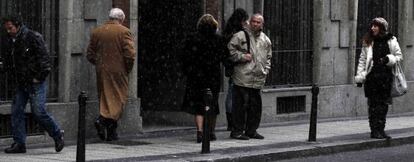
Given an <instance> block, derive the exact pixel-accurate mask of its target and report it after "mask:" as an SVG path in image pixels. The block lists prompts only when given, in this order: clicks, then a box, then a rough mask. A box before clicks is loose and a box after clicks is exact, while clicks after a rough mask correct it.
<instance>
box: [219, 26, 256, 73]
mask: <svg viewBox="0 0 414 162" xmlns="http://www.w3.org/2000/svg"><path fill="white" fill-rule="evenodd" d="M243 32H244V36H245V37H246V43H247V52H250V37H249V33H247V31H246V30H243ZM236 64H237V63H235V62H232V61H231V60H229V59H227V60H226V61H225V62H224V67H225V75H226V77H231V75H233V72H234V66H235V65H236Z"/></svg>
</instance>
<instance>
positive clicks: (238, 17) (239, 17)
mask: <svg viewBox="0 0 414 162" xmlns="http://www.w3.org/2000/svg"><path fill="white" fill-rule="evenodd" d="M248 18H249V15H248V14H247V12H246V11H245V10H244V9H242V8H237V9H236V10H234V12H233V14H231V16H230V18H229V20H228V21H227V23H226V27H224V30H223V36H224V39H225V44H226V46H227V44H228V43H229V42H230V40H231V38H232V37H233V34H235V33H237V32H239V31H242V30H244V27H245V26H246V25H247V19H248ZM232 64H234V63H233V62H232V61H230V60H226V61H225V62H224V66H225V67H226V77H229V85H228V87H229V88H228V90H227V96H226V118H227V130H228V131H231V130H232V128H233V126H232V125H233V124H232V122H233V120H232V118H231V111H232V100H231V99H232V91H233V90H232V89H233V79H231V74H232V71H233V69H232V68H233V67H232V66H233V65H232Z"/></svg>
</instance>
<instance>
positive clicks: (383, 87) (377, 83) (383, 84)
mask: <svg viewBox="0 0 414 162" xmlns="http://www.w3.org/2000/svg"><path fill="white" fill-rule="evenodd" d="M391 38H392V35H391V34H387V35H384V36H382V37H379V38H376V39H374V45H373V59H372V60H373V63H374V66H373V67H372V70H371V72H370V73H369V74H368V75H367V76H366V81H365V87H364V91H365V96H366V97H368V98H369V99H371V100H378V101H385V102H390V101H391V83H392V79H393V74H392V68H391V67H388V66H387V65H386V64H387V63H388V58H387V54H389V53H391V52H390V49H389V46H388V43H387V41H388V40H389V39H391ZM382 60H386V61H382Z"/></svg>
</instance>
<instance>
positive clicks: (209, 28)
mask: <svg viewBox="0 0 414 162" xmlns="http://www.w3.org/2000/svg"><path fill="white" fill-rule="evenodd" d="M217 28H218V23H217V21H216V20H215V19H214V17H213V16H211V15H210V14H206V15H203V16H202V17H201V18H200V19H199V21H198V23H197V31H198V32H197V33H196V34H194V35H193V36H192V37H191V38H190V39H189V40H188V41H187V42H186V43H185V48H184V49H185V50H184V51H185V52H184V53H185V54H184V58H183V68H184V74H185V75H186V76H187V83H186V93H185V97H184V103H183V109H184V111H186V112H188V113H190V114H193V115H194V116H195V123H196V127H197V142H198V143H200V142H201V140H202V130H203V120H204V118H203V114H204V112H205V103H204V100H203V94H204V91H205V89H207V88H209V89H210V90H211V91H212V94H213V102H212V107H211V108H212V110H213V114H214V117H213V119H211V120H210V122H211V123H210V126H211V128H210V132H211V134H210V139H211V140H216V136H215V134H214V129H215V124H216V116H217V114H219V107H218V93H219V91H220V78H221V67H220V63H221V62H222V61H223V59H224V58H225V55H226V54H227V50H226V49H227V48H226V46H225V43H224V39H223V38H222V37H221V36H219V35H217V34H216V32H217Z"/></svg>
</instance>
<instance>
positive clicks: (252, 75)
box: [228, 14, 272, 140]
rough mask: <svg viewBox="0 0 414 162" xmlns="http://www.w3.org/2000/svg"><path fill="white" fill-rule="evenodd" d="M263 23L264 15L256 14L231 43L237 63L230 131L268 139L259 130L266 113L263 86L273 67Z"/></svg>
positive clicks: (244, 136)
mask: <svg viewBox="0 0 414 162" xmlns="http://www.w3.org/2000/svg"><path fill="white" fill-rule="evenodd" d="M263 22H264V19H263V16H262V15H260V14H255V15H253V16H252V17H251V18H250V25H249V27H248V28H246V29H245V31H240V32H238V33H236V34H234V35H233V38H232V39H231V41H230V42H229V44H228V48H229V51H230V59H231V60H232V61H233V62H235V63H237V64H236V65H235V66H234V72H233V74H232V78H233V82H234V86H233V110H232V115H233V130H232V132H231V134H230V137H232V138H235V139H240V140H248V139H250V138H254V139H264V137H263V136H262V135H260V134H259V133H257V131H256V130H257V129H258V128H259V124H260V119H261V115H262V98H261V95H260V89H262V88H263V86H264V84H265V81H266V76H267V74H268V73H269V70H270V59H271V58H272V44H271V42H270V39H269V38H268V37H267V36H266V35H265V34H264V33H263V32H262V28H263ZM245 32H246V33H245ZM246 36H248V37H246ZM248 40H250V41H248ZM249 47H250V49H249ZM246 116H247V118H246Z"/></svg>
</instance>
